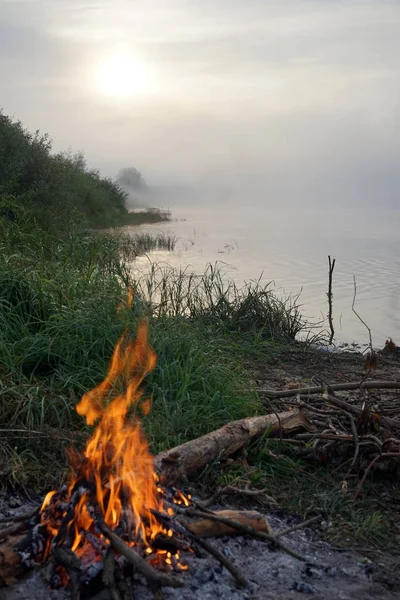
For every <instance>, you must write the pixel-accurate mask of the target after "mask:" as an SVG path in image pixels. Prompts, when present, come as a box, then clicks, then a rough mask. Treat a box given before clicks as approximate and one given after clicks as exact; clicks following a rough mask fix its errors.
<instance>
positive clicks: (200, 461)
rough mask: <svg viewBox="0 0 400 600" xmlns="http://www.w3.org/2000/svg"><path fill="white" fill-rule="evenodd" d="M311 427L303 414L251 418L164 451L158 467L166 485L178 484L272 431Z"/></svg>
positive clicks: (271, 433) (157, 459)
mask: <svg viewBox="0 0 400 600" xmlns="http://www.w3.org/2000/svg"><path fill="white" fill-rule="evenodd" d="M309 427H310V423H309V421H308V419H307V418H306V417H305V416H304V415H303V413H301V412H300V411H296V412H292V411H286V412H282V413H279V414H277V415H274V414H272V415H262V416H259V417H248V418H247V419H241V420H240V421H233V422H232V423H228V424H227V425H224V427H221V428H220V429H217V430H215V431H212V432H211V433H207V434H206V435H203V436H202V437H200V438H196V439H194V440H191V441H190V442H186V443H185V444H182V445H181V446H176V447H175V448H171V449H170V450H167V451H166V452H161V453H160V454H158V455H157V456H156V457H155V459H154V464H155V468H156V471H157V472H158V473H159V475H160V478H161V482H162V483H163V484H164V485H174V484H175V483H176V482H177V481H179V480H180V479H183V480H185V479H187V477H188V476H189V475H191V474H192V473H195V472H196V471H200V470H202V469H204V468H205V467H207V466H208V465H209V464H211V463H213V462H215V461H217V460H219V459H221V458H225V457H227V456H230V455H232V454H234V453H235V452H237V450H239V449H240V448H242V447H243V446H245V445H246V444H247V443H248V442H250V441H251V440H252V439H254V438H257V437H259V436H260V435H262V434H263V433H265V432H266V431H268V430H270V435H271V436H274V435H276V434H277V433H279V431H283V432H285V433H288V432H290V431H295V430H298V429H308V428H309Z"/></svg>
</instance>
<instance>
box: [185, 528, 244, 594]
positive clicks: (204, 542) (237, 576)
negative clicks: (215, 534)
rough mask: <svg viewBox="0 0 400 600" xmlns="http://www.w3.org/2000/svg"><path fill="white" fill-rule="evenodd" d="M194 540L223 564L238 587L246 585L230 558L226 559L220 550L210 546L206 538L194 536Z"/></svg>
mask: <svg viewBox="0 0 400 600" xmlns="http://www.w3.org/2000/svg"><path fill="white" fill-rule="evenodd" d="M196 542H197V543H198V545H199V546H201V547H202V548H203V549H204V550H206V551H207V552H208V553H209V554H211V556H213V557H214V558H216V559H217V560H218V562H220V563H221V565H223V566H224V567H225V569H227V570H228V571H229V573H230V574H231V575H232V577H233V578H234V579H235V581H236V583H237V585H238V586H239V587H246V586H247V580H246V579H245V578H244V577H243V575H242V573H241V572H240V570H239V569H238V568H237V567H235V565H234V564H233V563H232V562H231V561H230V560H228V559H227V558H226V556H224V555H223V554H222V552H220V551H219V550H217V549H216V548H214V546H212V545H211V544H210V543H209V542H207V540H203V539H201V538H196Z"/></svg>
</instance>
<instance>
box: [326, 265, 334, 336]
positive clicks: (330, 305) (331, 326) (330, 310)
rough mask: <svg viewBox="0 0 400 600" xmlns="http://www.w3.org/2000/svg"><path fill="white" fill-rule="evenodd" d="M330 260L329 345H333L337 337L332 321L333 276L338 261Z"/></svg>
mask: <svg viewBox="0 0 400 600" xmlns="http://www.w3.org/2000/svg"><path fill="white" fill-rule="evenodd" d="M328 260H329V284H328V294H327V296H328V305H329V313H328V319H329V327H330V330H331V335H330V338H329V345H330V344H332V342H333V337H334V335H335V330H334V328H333V319H332V299H333V295H332V275H333V269H334V268H335V262H336V259H335V258H334V259H333V261H331V257H330V256H328Z"/></svg>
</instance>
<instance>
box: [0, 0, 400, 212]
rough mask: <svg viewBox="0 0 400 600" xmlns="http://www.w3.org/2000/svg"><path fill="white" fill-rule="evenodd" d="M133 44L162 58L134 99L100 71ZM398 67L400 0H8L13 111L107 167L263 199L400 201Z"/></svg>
mask: <svg viewBox="0 0 400 600" xmlns="http://www.w3.org/2000/svg"><path fill="white" fill-rule="evenodd" d="M121 48H122V49H124V50H129V51H130V52H132V54H133V55H134V56H135V57H136V58H137V61H138V63H140V64H142V65H144V66H145V67H146V69H147V70H148V89H147V91H146V90H145V91H143V92H142V93H140V94H138V95H134V96H133V97H131V98H128V99H126V98H125V99H118V98H115V97H112V96H105V95H102V94H101V93H100V92H99V91H98V89H97V88H96V86H95V85H94V82H93V72H94V69H95V68H96V65H98V64H99V63H101V61H102V60H104V59H106V58H107V55H109V53H110V52H113V51H114V50H119V49H121ZM399 67H400V2H399V1H398V0H393V1H387V0H373V1H371V0H370V1H366V0H284V1H282V0H245V1H244V0H213V1H211V0H158V1H153V0H114V1H111V0H107V1H101V0H30V1H29V0H10V1H5V0H0V106H1V107H2V108H3V110H4V112H5V113H6V114H9V115H11V116H14V117H15V118H19V119H21V120H22V122H23V123H24V125H25V126H26V127H27V128H29V129H32V130H35V129H40V130H42V131H47V132H49V133H50V135H51V137H52V138H53V140H54V147H55V149H56V150H61V149H68V148H72V149H73V150H76V151H80V150H82V151H84V153H85V155H86V157H87V159H88V162H89V164H90V165H91V166H97V167H99V168H100V169H101V171H102V172H103V173H104V174H105V175H110V176H114V175H115V174H116V173H117V171H118V170H119V169H120V168H121V167H126V166H131V165H133V166H135V167H136V168H138V169H139V170H140V171H142V173H143V174H144V176H145V179H146V180H147V181H148V182H149V183H150V184H152V183H155V184H157V185H163V184H168V185H191V186H194V187H201V188H204V189H209V190H211V189H212V190H221V194H222V196H223V194H224V193H225V192H226V194H227V197H228V196H229V197H233V198H239V199H243V198H248V199H249V200H248V201H249V202H253V203H255V204H257V203H273V202H289V203H291V202H293V203H300V202H304V203H309V202H311V203H318V204H320V205H332V204H335V203H338V204H341V205H348V204H351V205H352V206H353V205H354V206H361V205H362V204H364V203H368V204H376V205H379V204H380V203H383V204H385V205H390V206H397V205H398V197H399V191H400V168H399V167H400V164H399V157H400V136H399V133H398V132H399V130H400V102H399V100H400V93H399V92H400V84H399V81H400V78H399V76H400V69H399ZM128 76H129V74H128ZM222 196H221V197H222ZM213 197H215V196H213Z"/></svg>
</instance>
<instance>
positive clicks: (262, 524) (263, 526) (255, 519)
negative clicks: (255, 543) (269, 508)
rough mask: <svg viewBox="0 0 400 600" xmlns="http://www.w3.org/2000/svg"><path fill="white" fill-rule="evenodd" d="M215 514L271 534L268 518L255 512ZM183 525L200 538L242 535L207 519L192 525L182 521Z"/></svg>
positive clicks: (221, 511)
mask: <svg viewBox="0 0 400 600" xmlns="http://www.w3.org/2000/svg"><path fill="white" fill-rule="evenodd" d="M213 514H214V515H217V516H219V517H224V518H226V519H232V521H235V522H236V523H240V524H241V525H248V526H249V527H252V528H253V529H255V530H256V531H263V532H264V533H269V532H270V528H269V525H268V522H267V520H266V518H265V517H264V516H263V515H262V514H260V513H259V512H256V511H254V510H218V511H215V512H214V513H213ZM182 524H183V525H184V526H185V527H186V529H188V530H189V531H190V533H193V534H194V535H196V536H197V537H200V538H209V537H220V536H222V535H238V534H240V532H238V530H237V529H234V528H233V527H230V526H229V525H226V523H221V522H218V521H214V520H212V519H207V518H204V519H200V520H199V521H194V522H192V523H190V522H188V521H182Z"/></svg>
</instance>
